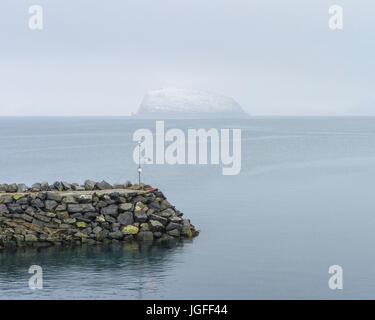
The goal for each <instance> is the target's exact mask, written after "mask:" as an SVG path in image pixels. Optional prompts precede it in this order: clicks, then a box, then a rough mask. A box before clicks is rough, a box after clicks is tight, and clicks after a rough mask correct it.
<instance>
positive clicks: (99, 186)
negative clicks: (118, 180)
mask: <svg viewBox="0 0 375 320" xmlns="http://www.w3.org/2000/svg"><path fill="white" fill-rule="evenodd" d="M95 187H96V188H97V189H99V190H109V189H113V187H112V186H111V185H110V184H109V183H108V182H106V181H104V180H103V181H102V182H98V183H96V184H95Z"/></svg>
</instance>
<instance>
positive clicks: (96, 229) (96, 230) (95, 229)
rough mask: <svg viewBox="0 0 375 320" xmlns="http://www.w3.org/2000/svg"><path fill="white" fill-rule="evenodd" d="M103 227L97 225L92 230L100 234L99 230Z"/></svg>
mask: <svg viewBox="0 0 375 320" xmlns="http://www.w3.org/2000/svg"><path fill="white" fill-rule="evenodd" d="M102 230H103V229H102V228H101V227H99V226H97V227H95V228H94V229H93V230H92V232H93V233H95V234H98V233H99V232H101V231H102Z"/></svg>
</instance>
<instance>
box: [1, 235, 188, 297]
mask: <svg viewBox="0 0 375 320" xmlns="http://www.w3.org/2000/svg"><path fill="white" fill-rule="evenodd" d="M189 243H191V242H190V241H184V242H181V243H178V244H177V245H176V246H174V247H172V248H162V247H158V246H150V245H145V244H138V243H136V242H134V243H124V244H118V245H106V246H92V247H91V246H82V247H75V248H57V247H49V248H38V249H37V248H19V249H16V250H5V251H2V252H0V290H1V291H0V298H1V299H15V298H18V299H46V298H47V299H48V298H51V296H52V298H53V299H56V298H57V299H59V298H61V299H82V298H89V299H95V298H97V299H125V298H126V299H131V298H133V299H142V298H151V297H153V298H158V297H159V294H160V291H162V288H163V281H164V279H165V277H167V276H168V270H170V269H171V267H172V266H174V265H176V264H178V263H179V256H180V254H181V251H183V250H184V247H185V246H186V245H189ZM180 262H181V261H180ZM31 265H39V266H41V267H42V268H43V282H44V288H43V290H31V289H30V288H29V287H28V280H29V278H30V277H31V276H32V275H31V274H29V273H28V270H29V268H30V266H31ZM156 291H159V292H158V293H157V292H156ZM67 292H68V293H69V294H68V295H67Z"/></svg>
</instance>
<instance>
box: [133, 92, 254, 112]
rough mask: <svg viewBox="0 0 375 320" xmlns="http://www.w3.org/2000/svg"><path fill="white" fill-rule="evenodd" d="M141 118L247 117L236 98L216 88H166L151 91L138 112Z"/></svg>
mask: <svg viewBox="0 0 375 320" xmlns="http://www.w3.org/2000/svg"><path fill="white" fill-rule="evenodd" d="M135 116H136V117H139V118H151V119H153V118H193V119H206V118H244V117H248V114H247V113H246V112H245V111H244V110H243V109H242V107H241V106H240V105H239V104H238V103H237V102H236V101H235V100H234V99H232V98H230V97H226V96H222V95H218V94H215V93H212V92H206V91H200V90H188V89H178V88H164V89H159V90H152V91H150V92H148V93H147V94H146V95H145V96H144V98H143V101H142V103H141V105H140V107H139V109H138V112H137V113H136V115H135Z"/></svg>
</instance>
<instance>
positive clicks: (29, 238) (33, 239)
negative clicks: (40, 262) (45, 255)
mask: <svg viewBox="0 0 375 320" xmlns="http://www.w3.org/2000/svg"><path fill="white" fill-rule="evenodd" d="M25 241H26V242H36V241H38V238H37V237H36V235H34V234H26V235H25Z"/></svg>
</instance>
